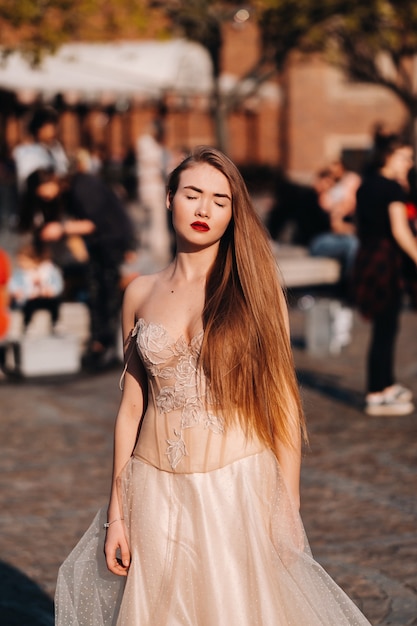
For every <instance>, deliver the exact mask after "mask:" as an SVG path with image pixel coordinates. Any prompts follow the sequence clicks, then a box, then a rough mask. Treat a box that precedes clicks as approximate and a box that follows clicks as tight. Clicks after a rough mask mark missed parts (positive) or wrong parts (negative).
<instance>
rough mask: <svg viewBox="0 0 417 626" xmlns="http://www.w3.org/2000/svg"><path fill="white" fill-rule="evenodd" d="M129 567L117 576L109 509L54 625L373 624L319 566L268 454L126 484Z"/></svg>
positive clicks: (146, 473)
mask: <svg viewBox="0 0 417 626" xmlns="http://www.w3.org/2000/svg"><path fill="white" fill-rule="evenodd" d="M120 488H121V497H122V502H123V508H124V517H125V520H126V523H127V533H128V537H129V542H130V547H131V555H132V562H131V566H130V570H129V575H128V577H127V580H125V579H121V578H120V579H119V578H118V577H115V576H113V575H111V574H109V573H108V572H107V570H106V567H105V562H104V555H103V543H104V530H102V524H103V521H105V518H104V513H105V512H104V510H103V511H101V512H99V514H98V515H97V517H96V519H95V520H94V522H93V524H92V526H91V527H90V529H89V530H88V531H87V533H86V534H85V536H84V537H83V539H82V540H81V542H80V543H79V544H78V545H77V547H76V548H75V549H74V551H73V552H72V553H71V554H70V556H69V557H68V559H67V560H66V561H65V563H64V564H63V565H62V566H61V568H60V572H59V577H58V584H57V591H56V615H57V619H56V624H57V626H222V625H233V626H291V625H293V626H357V625H365V624H369V622H368V621H367V620H366V618H365V617H364V616H363V615H362V613H361V612H360V611H359V609H358V608H357V607H356V606H355V604H354V603H353V602H352V601H351V600H350V599H349V598H348V597H347V596H346V594H345V593H344V592H343V591H342V590H341V589H340V588H339V587H338V586H337V585H336V584H335V582H334V581H333V580H332V579H331V578H330V577H329V576H328V574H327V573H326V572H325V571H324V570H323V569H322V567H321V566H320V565H319V564H318V563H317V562H316V561H314V559H313V558H312V556H311V553H310V550H309V547H308V544H307V540H306V538H305V534H304V530H303V526H302V523H301V521H300V517H299V515H298V512H297V511H295V510H294V509H293V507H292V506H291V503H290V501H289V498H288V496H287V492H286V489H285V485H284V484H283V481H282V478H281V475H280V471H279V465H278V463H277V461H276V459H275V456H274V455H273V454H272V452H270V451H265V452H262V453H260V454H255V455H253V456H249V457H245V458H243V459H241V460H239V461H236V462H234V463H232V464H230V465H227V466H225V467H223V468H221V469H218V470H214V471H210V472H206V473H194V474H175V473H171V472H163V471H161V470H158V469H156V468H155V467H153V466H151V465H148V464H145V463H143V462H142V461H140V460H138V459H135V458H133V459H131V461H130V462H129V463H128V465H127V466H126V468H125V470H124V472H123V475H122V477H121V481H120Z"/></svg>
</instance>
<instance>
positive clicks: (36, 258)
mask: <svg viewBox="0 0 417 626" xmlns="http://www.w3.org/2000/svg"><path fill="white" fill-rule="evenodd" d="M16 261H17V265H16V267H15V269H14V270H13V273H12V277H11V280H10V283H9V295H10V303H11V308H13V309H19V310H21V311H22V312H23V327H24V330H26V329H27V328H28V326H29V324H30V322H31V320H32V317H33V314H34V313H35V311H38V310H41V309H42V310H47V311H48V312H49V313H50V316H51V325H52V332H54V330H55V326H56V324H57V322H58V318H59V306H60V303H61V295H62V293H63V290H64V280H63V275H62V272H61V270H60V268H59V267H58V266H57V265H56V264H55V263H53V262H52V261H51V259H50V258H48V256H46V254H45V253H43V254H42V253H40V252H38V251H37V250H36V248H35V246H34V245H32V244H25V245H22V246H21V247H20V249H19V250H18V252H17V258H16Z"/></svg>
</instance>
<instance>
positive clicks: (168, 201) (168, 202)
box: [166, 191, 172, 211]
mask: <svg viewBox="0 0 417 626" xmlns="http://www.w3.org/2000/svg"><path fill="white" fill-rule="evenodd" d="M166 207H167V209H168V211H172V192H171V191H168V193H167V199H166Z"/></svg>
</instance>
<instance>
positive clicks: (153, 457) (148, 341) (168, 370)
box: [132, 319, 264, 472]
mask: <svg viewBox="0 0 417 626" xmlns="http://www.w3.org/2000/svg"><path fill="white" fill-rule="evenodd" d="M132 336H134V337H136V344H137V349H138V352H139V355H140V357H141V359H142V361H143V363H144V366H145V368H146V371H147V374H148V387H149V393H148V407H147V410H146V413H145V416H144V420H143V424H142V428H141V433H140V437H139V439H138V443H137V446H136V448H135V452H134V454H135V456H138V457H139V458H141V459H142V460H145V461H147V462H148V463H151V464H152V465H155V466H156V467H159V468H160V469H164V470H167V471H179V472H204V471H209V470H211V469H216V468H219V467H222V466H224V465H226V464H228V463H231V462H233V461H235V460H237V459H238V458H241V457H244V456H247V455H249V454H254V453H256V452H259V451H260V450H262V449H263V448H264V446H263V445H262V444H261V443H260V442H259V441H257V440H254V441H246V438H245V436H244V434H243V432H242V430H241V428H240V427H239V426H238V425H236V426H235V425H234V426H233V427H229V428H228V429H227V432H226V429H225V425H224V420H223V418H222V417H221V416H219V415H215V414H214V413H213V412H212V411H211V410H210V402H209V397H208V394H207V386H206V381H205V379H204V376H203V374H202V371H201V369H200V368H199V366H198V356H199V353H200V349H201V344H202V340H203V331H201V332H199V333H198V334H197V335H195V336H194V337H193V338H192V339H191V341H190V342H187V341H186V339H185V338H184V337H183V336H181V337H179V338H178V339H174V338H172V337H171V336H170V335H169V333H168V331H167V330H166V329H165V327H164V326H162V325H161V324H156V323H153V322H149V323H148V322H145V320H143V319H139V320H138V322H137V324H136V326H135V328H134V329H133V331H132Z"/></svg>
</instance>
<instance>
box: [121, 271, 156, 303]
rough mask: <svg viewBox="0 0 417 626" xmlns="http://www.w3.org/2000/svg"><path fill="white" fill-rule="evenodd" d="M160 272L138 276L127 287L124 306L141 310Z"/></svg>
mask: <svg viewBox="0 0 417 626" xmlns="http://www.w3.org/2000/svg"><path fill="white" fill-rule="evenodd" d="M158 276H159V274H146V275H143V276H138V277H137V278H135V279H134V280H132V282H131V283H129V285H128V286H127V287H126V290H125V294H124V299H123V306H124V308H127V309H128V310H130V311H132V312H137V311H140V309H141V306H142V304H143V302H145V301H146V299H147V298H148V297H149V295H150V293H151V292H152V290H153V288H154V286H155V283H156V281H157V277H158Z"/></svg>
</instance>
